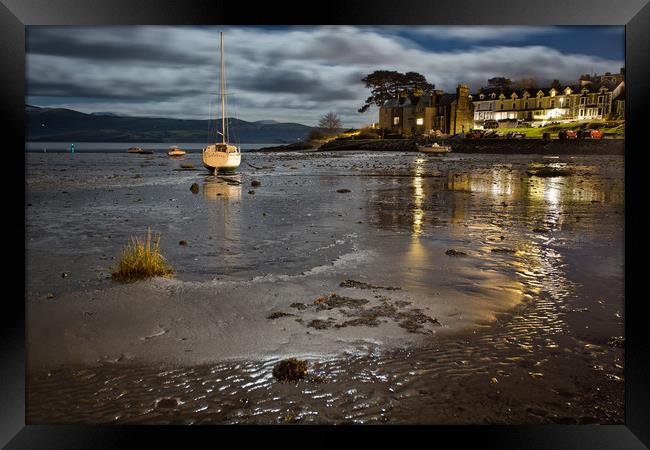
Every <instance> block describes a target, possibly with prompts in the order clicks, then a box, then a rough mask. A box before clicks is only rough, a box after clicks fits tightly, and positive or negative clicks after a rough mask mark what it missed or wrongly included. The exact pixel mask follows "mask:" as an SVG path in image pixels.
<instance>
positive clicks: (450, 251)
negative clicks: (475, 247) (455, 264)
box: [445, 248, 467, 256]
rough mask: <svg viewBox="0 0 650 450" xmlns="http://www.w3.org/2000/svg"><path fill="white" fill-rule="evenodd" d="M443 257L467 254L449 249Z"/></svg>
mask: <svg viewBox="0 0 650 450" xmlns="http://www.w3.org/2000/svg"><path fill="white" fill-rule="evenodd" d="M445 255H448V256H467V253H465V252H459V251H458V250H454V249H453V248H450V249H449V250H447V251H446V252H445Z"/></svg>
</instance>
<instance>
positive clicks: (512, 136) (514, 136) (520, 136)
mask: <svg viewBox="0 0 650 450" xmlns="http://www.w3.org/2000/svg"><path fill="white" fill-rule="evenodd" d="M506 137H507V138H508V139H523V138H525V137H526V133H518V132H516V131H511V132H509V133H508V134H506Z"/></svg>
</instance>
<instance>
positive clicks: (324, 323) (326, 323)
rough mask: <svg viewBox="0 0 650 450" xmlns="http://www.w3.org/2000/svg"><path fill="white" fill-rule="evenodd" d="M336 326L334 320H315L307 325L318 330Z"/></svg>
mask: <svg viewBox="0 0 650 450" xmlns="http://www.w3.org/2000/svg"><path fill="white" fill-rule="evenodd" d="M333 325H334V319H331V318H329V319H327V320H320V319H314V320H312V321H311V322H309V323H308V324H307V326H308V327H309V328H316V329H317V330H326V329H328V328H331V327H332V326H333Z"/></svg>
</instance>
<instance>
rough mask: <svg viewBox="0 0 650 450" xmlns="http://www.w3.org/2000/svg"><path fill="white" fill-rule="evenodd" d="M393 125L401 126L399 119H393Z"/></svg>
mask: <svg viewBox="0 0 650 450" xmlns="http://www.w3.org/2000/svg"><path fill="white" fill-rule="evenodd" d="M393 125H399V117H393Z"/></svg>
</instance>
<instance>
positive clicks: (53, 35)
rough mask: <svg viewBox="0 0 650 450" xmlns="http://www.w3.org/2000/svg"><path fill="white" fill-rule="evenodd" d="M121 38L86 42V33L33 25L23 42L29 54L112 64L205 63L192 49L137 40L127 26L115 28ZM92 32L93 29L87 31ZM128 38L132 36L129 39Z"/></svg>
mask: <svg viewBox="0 0 650 450" xmlns="http://www.w3.org/2000/svg"><path fill="white" fill-rule="evenodd" d="M118 30H119V33H120V34H121V39H122V40H120V41H108V40H99V41H88V40H87V38H88V35H86V36H84V34H81V33H79V32H78V31H76V32H75V31H69V32H68V33H66V32H65V31H64V30H61V29H60V28H54V29H49V28H43V27H34V29H33V31H31V30H30V33H29V37H28V39H27V42H26V48H27V53H29V54H32V55H51V56H62V57H66V58H82V59H90V60H97V61H111V62H114V63H129V62H134V61H135V62H138V63H142V62H146V61H151V62H164V63H171V64H205V58H201V57H199V56H198V55H196V54H194V53H192V52H182V51H176V50H175V49H170V48H169V47H168V46H166V45H164V43H163V42H160V43H157V44H155V43H143V42H138V40H137V35H136V34H135V33H133V31H130V30H129V29H127V28H120V29H118ZM89 33H92V31H90V32H88V33H87V34H89ZM129 37H131V38H132V39H129Z"/></svg>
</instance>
